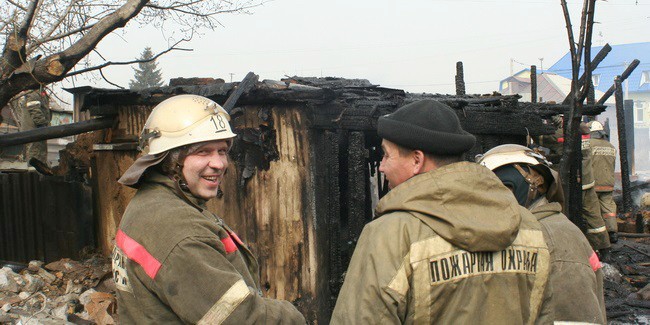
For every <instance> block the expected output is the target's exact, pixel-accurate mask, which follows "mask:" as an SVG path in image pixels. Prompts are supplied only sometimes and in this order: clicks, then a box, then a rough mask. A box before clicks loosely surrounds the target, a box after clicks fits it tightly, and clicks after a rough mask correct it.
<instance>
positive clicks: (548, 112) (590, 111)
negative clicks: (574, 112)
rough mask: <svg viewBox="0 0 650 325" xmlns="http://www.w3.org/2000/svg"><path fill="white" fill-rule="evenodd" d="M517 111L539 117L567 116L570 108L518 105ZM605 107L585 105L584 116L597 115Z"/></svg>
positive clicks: (558, 105) (553, 105)
mask: <svg viewBox="0 0 650 325" xmlns="http://www.w3.org/2000/svg"><path fill="white" fill-rule="evenodd" d="M517 105H518V106H519V109H521V110H523V111H527V112H534V113H535V114H539V115H540V116H545V117H546V116H553V115H558V114H566V115H568V114H569V110H570V109H571V106H569V105H562V104H545V103H523V102H522V103H518V104H517ZM606 108H607V106H606V105H602V104H596V105H585V106H584V107H583V108H582V109H583V113H584V115H589V116H593V115H598V114H600V113H602V112H604V111H605V109H606Z"/></svg>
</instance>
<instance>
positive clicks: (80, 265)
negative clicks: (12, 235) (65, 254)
mask: <svg viewBox="0 0 650 325" xmlns="http://www.w3.org/2000/svg"><path fill="white" fill-rule="evenodd" d="M4 265H5V267H2V269H0V324H6V323H9V324H23V325H37V324H43V325H49V324H65V323H74V324H100V325H102V324H116V323H117V319H116V316H115V311H116V304H115V295H114V293H115V286H114V282H113V279H112V276H111V265H110V260H109V259H108V258H105V257H100V256H94V257H91V258H89V259H86V260H84V261H83V262H76V261H73V260H70V259H62V260H60V261H56V262H53V263H49V264H47V265H43V263H42V262H39V261H32V262H30V263H29V264H28V265H21V264H17V263H5V264H4Z"/></svg>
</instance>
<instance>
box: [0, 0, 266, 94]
mask: <svg viewBox="0 0 650 325" xmlns="http://www.w3.org/2000/svg"><path fill="white" fill-rule="evenodd" d="M266 1H267V0H122V1H115V0H6V1H5V3H8V4H10V5H12V6H14V7H15V8H13V9H12V8H8V9H5V8H3V10H1V11H0V33H2V35H4V36H7V37H6V38H5V39H3V38H0V47H2V48H3V52H2V56H1V57H0V106H3V105H5V104H6V103H7V102H8V101H9V99H11V98H12V97H14V96H15V95H17V94H18V93H20V91H23V90H27V89H38V88H39V87H42V86H44V85H47V84H50V83H53V82H57V81H60V80H62V79H64V78H66V77H68V76H76V75H80V74H82V73H88V72H92V71H95V72H96V73H97V74H98V75H102V76H103V75H105V74H106V71H107V70H106V68H107V67H109V66H112V65H128V64H136V63H141V61H139V60H133V61H128V62H119V61H112V60H110V58H108V59H106V58H104V57H103V56H102V55H101V54H102V53H99V51H97V50H96V47H97V45H98V44H99V43H100V41H101V40H102V39H104V37H106V36H107V35H109V34H111V33H113V32H114V31H116V30H119V29H121V28H123V27H124V26H125V25H126V23H127V22H129V21H132V20H133V21H135V22H137V23H140V24H143V25H149V26H153V27H156V28H159V29H160V30H161V31H162V32H163V33H164V32H165V28H166V23H168V22H174V23H175V24H174V25H173V26H174V27H173V28H174V32H175V33H180V34H181V37H183V36H185V37H184V39H185V41H188V38H187V36H188V35H192V34H193V33H194V32H195V31H198V30H201V29H203V28H209V29H214V28H216V27H218V26H219V25H221V24H220V22H219V21H218V20H217V19H216V18H215V16H216V15H217V14H224V13H248V11H247V10H248V9H250V8H253V7H256V6H259V5H261V4H263V3H265V2H266ZM152 2H155V3H152ZM25 3H29V5H25ZM2 15H4V17H2ZM116 35H118V34H117V33H116ZM118 36H120V35H118ZM176 39H178V38H176ZM190 39H191V37H190ZM179 43H180V42H179ZM179 43H176V44H174V45H171V46H170V47H169V48H168V50H166V51H163V52H162V53H160V54H158V55H157V56H156V57H155V58H157V57H159V56H160V55H162V54H164V53H167V52H169V51H172V50H187V49H182V48H178V47H177V45H178V44H179ZM93 52H94V53H93ZM36 53H38V55H34V54H36ZM95 54H96V55H95ZM97 57H100V58H101V59H100V60H103V62H105V63H103V64H99V65H97V64H94V63H93V62H92V61H93V60H97ZM107 82H108V81H107ZM111 84H113V83H111Z"/></svg>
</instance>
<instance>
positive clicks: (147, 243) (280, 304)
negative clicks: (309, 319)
mask: <svg viewBox="0 0 650 325" xmlns="http://www.w3.org/2000/svg"><path fill="white" fill-rule="evenodd" d="M144 177H145V179H144V180H143V182H142V183H141V185H140V188H139V189H138V192H137V193H136V195H135V197H134V198H133V199H132V200H131V202H130V203H129V205H128V207H127V208H126V211H125V213H124V216H123V217H122V221H121V223H120V226H119V229H118V233H117V236H116V246H115V248H114V250H113V275H114V279H115V282H116V286H117V289H118V290H117V299H118V311H119V317H120V322H121V323H122V324H194V323H199V324H221V323H224V324H253V323H257V324H264V323H274V324H275V323H278V324H279V323H285V324H304V323H305V319H304V318H303V316H302V315H301V314H300V312H298V310H297V309H296V307H294V306H293V305H292V304H291V303H289V302H287V301H282V300H274V299H268V298H264V297H262V295H261V292H260V285H259V279H258V276H259V275H258V274H259V270H258V264H257V261H256V259H255V258H254V257H253V255H252V254H251V252H250V251H249V249H248V248H247V247H246V245H244V244H243V243H242V242H241V241H240V240H239V238H238V237H237V235H236V234H235V233H234V232H233V231H232V230H231V229H230V228H228V226H226V225H225V224H224V223H223V221H222V220H221V219H219V218H218V217H217V216H215V215H214V214H212V213H210V212H209V211H207V210H205V209H202V211H200V210H199V209H197V208H196V207H193V206H192V205H190V204H188V203H187V202H186V201H184V200H183V199H182V198H181V197H179V196H178V195H177V194H176V192H175V190H174V185H173V184H174V182H173V181H172V180H171V179H169V178H168V177H166V176H163V175H161V174H158V173H155V172H151V171H150V172H148V173H147V174H145V176H144ZM187 197H188V199H189V200H191V201H192V202H193V203H194V204H196V205H197V206H198V207H201V208H204V207H205V206H204V202H201V201H200V200H198V199H196V198H195V197H193V196H191V194H189V193H188V195H187Z"/></svg>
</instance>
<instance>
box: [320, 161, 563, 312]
mask: <svg viewBox="0 0 650 325" xmlns="http://www.w3.org/2000/svg"><path fill="white" fill-rule="evenodd" d="M376 215H377V219H375V220H374V221H372V222H370V223H369V224H367V225H366V226H365V227H364V229H363V231H362V233H361V236H360V237H359V240H358V243H357V246H356V249H355V251H354V253H353V255H352V260H351V262H350V266H349V268H348V271H347V274H346V276H345V281H344V283H343V287H342V288H341V291H340V293H339V296H338V300H337V302H336V306H335V308H334V313H333V315H332V324H399V323H406V324H412V323H415V324H532V323H535V322H538V323H549V322H551V321H552V314H551V313H552V311H551V306H550V291H545V288H546V286H547V281H548V272H549V269H550V258H549V252H548V249H547V247H546V244H545V243H544V237H543V234H542V231H541V226H540V224H539V223H538V222H537V220H536V219H535V217H534V216H533V215H532V214H531V213H530V211H528V210H526V209H525V208H523V207H521V206H519V204H518V203H517V200H516V199H515V197H514V196H513V195H512V193H511V192H510V190H508V188H506V187H505V186H504V185H503V184H502V183H501V181H500V180H499V179H498V178H497V177H496V175H494V174H493V173H492V172H491V171H490V170H489V169H487V168H486V167H483V166H480V165H478V164H475V163H469V162H459V163H454V164H451V165H447V166H443V167H441V168H438V169H436V170H433V171H430V172H427V173H423V174H420V175H416V176H414V177H412V178H411V179H409V180H407V181H405V182H404V183H402V184H400V185H398V186H396V187H395V188H393V189H392V190H391V191H390V192H389V193H388V194H386V196H384V197H383V198H382V199H381V200H380V202H379V204H378V206H377V209H376Z"/></svg>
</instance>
